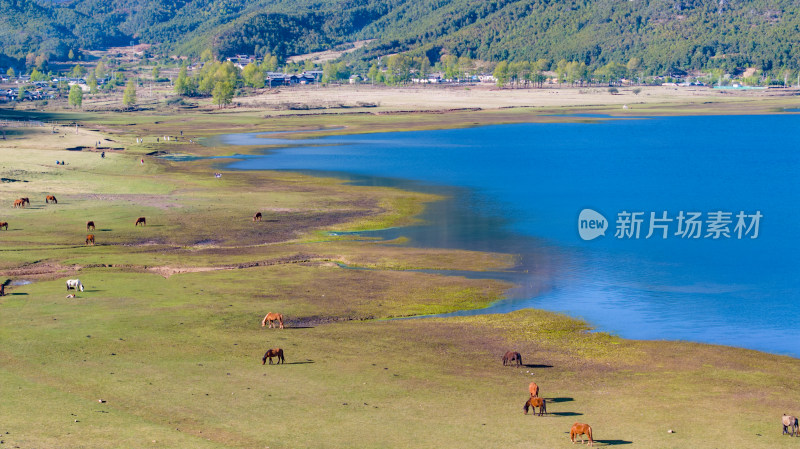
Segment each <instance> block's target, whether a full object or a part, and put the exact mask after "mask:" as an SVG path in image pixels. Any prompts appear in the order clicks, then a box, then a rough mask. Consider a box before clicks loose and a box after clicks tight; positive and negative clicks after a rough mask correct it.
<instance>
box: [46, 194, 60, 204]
mask: <svg viewBox="0 0 800 449" xmlns="http://www.w3.org/2000/svg"><path fill="white" fill-rule="evenodd" d="M44 202H45V203H53V204H58V200H57V199H56V197H54V196H53V195H47V197H46V198H45V199H44Z"/></svg>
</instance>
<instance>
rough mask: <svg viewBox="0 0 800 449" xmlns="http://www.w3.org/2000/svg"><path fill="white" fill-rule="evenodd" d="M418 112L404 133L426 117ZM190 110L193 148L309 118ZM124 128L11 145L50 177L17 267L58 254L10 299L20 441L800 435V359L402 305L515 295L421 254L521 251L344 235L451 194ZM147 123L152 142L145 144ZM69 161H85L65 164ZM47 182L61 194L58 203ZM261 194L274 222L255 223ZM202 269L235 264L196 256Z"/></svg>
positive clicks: (2, 307) (24, 221) (639, 440)
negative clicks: (71, 288)
mask: <svg viewBox="0 0 800 449" xmlns="http://www.w3.org/2000/svg"><path fill="white" fill-rule="evenodd" d="M226 117H227V118H226ZM400 118H401V117H394V118H393V121H392V122H391V123H386V122H384V123H381V124H380V126H382V127H383V128H384V129H387V127H393V126H394V127H402V128H408V127H411V126H412V125H414V123H410V124H409V123H406V122H402V121H397V120H398V119H400ZM440 118H441V117H440ZM461 118H463V115H462V114H461V113H458V114H455V116H451V117H443V118H442V119H443V121H444V122H450V121H452V122H456V121H459V120H460V119H461ZM173 119H174V120H176V121H179V122H180V123H181V124H180V125H179V126H181V128H182V129H183V130H184V133H185V135H191V136H192V137H191V138H192V139H194V133H197V134H198V135H201V134H202V135H210V134H213V133H215V132H216V133H217V134H219V132H217V131H219V130H220V128H222V127H223V126H222V125H225V126H224V127H226V128H233V129H234V131H236V130H238V129H243V128H248V127H250V128H251V129H252V127H254V126H258V127H264V128H269V127H283V128H289V127H290V125H296V124H297V122H296V121H295V120H294V119H291V120H288V121H287V122H286V123H283V124H279V125H275V124H272V123H265V122H264V120H263V119H257V118H256V117H254V118H252V122H251V121H245V120H243V119H242V118H241V117H239V116H238V115H237V114H233V115H232V116H226V115H224V114H214V116H213V119H214V120H216V121H217V122H224V121H225V120H230V123H229V124H228V123H223V124H220V123H216V124H214V125H213V126H212V127H211V128H209V129H206V128H205V126H206V125H205V123H207V122H205V120H207V119H208V117H206V116H203V115H198V116H195V117H193V116H189V117H186V116H181V117H173ZM195 119H196V120H198V122H193V120H195ZM329 119H330V117H328V118H326V120H329ZM415 119H416V118H413V117H412V118H410V120H415ZM97 120H98V122H99V121H100V120H101V118H97ZM102 120H106V121H105V122H99V123H96V122H91V123H92V125H96V126H92V127H93V128H94V127H97V128H104V129H105V128H108V129H114V130H115V131H114V132H113V133H111V134H107V133H104V134H102V135H99V136H95V135H94V134H89V133H87V134H81V135H80V136H74V128H65V129H64V130H63V132H61V133H59V134H53V135H51V134H50V132H49V131H50V130H49V128H48V129H46V130H45V131H47V132H46V133H42V135H41V136H38V135H33V134H31V136H29V137H31V138H30V139H28V140H24V139H22V138H21V136H22V135H21V134H12V138H13V140H9V141H7V142H5V143H3V144H0V158H2V160H3V161H5V166H6V167H11V166H12V165H13V167H14V170H16V171H18V172H19V173H16V174H15V175H14V178H15V179H20V180H26V181H29V182H27V183H22V182H18V183H17V182H15V183H4V184H3V188H4V190H0V199H2V200H3V201H5V202H7V200H9V199H13V198H16V197H18V196H26V195H24V194H23V193H26V192H27V191H30V192H32V193H31V194H30V195H29V196H31V200H32V202H34V206H35V207H32V208H31V209H26V210H20V209H11V208H10V206H9V209H8V211H7V212H6V213H4V215H3V217H2V218H3V220H7V221H9V222H10V223H11V226H10V229H9V231H8V232H6V231H2V233H0V238H2V239H3V243H4V247H5V249H4V250H3V251H2V253H3V255H4V256H5V257H4V258H3V260H2V261H0V262H2V264H3V265H2V266H3V267H4V271H6V270H5V269H6V268H7V267H12V266H13V267H17V268H19V269H20V270H26V271H25V272H26V273H33V272H35V271H36V270H37V269H46V268H48V267H49V268H51V269H52V271H50V272H47V273H43V274H40V275H38V276H34V277H33V279H34V280H35V281H36V282H33V283H31V284H27V285H20V286H14V288H13V289H12V290H7V293H10V295H9V296H6V297H3V298H2V299H0V312H2V315H3V317H4V322H5V324H6V325H5V326H3V328H2V330H0V332H2V335H0V337H2V340H3V342H4V348H3V353H2V354H0V358H2V360H3V361H4V363H3V364H2V367H0V379H2V382H0V393H2V394H3V395H4V397H6V398H8V401H7V404H6V406H5V407H3V408H2V409H0V416H2V418H3V422H4V423H5V427H4V429H3V430H4V431H7V432H9V433H8V434H5V437H4V440H5V441H6V444H11V445H18V446H20V447H50V446H56V445H58V446H60V447H67V448H72V447H76V448H77V447H83V448H92V449H94V448H97V449H100V448H104V447H107V446H108V441H109V439H108V435H113V436H114V437H113V438H114V441H115V444H117V445H119V446H128V447H143V446H148V445H151V444H152V445H154V447H192V448H209V449H211V448H219V447H225V448H232V449H239V448H250V447H262V446H269V447H276V448H290V447H311V446H318V445H319V444H320V442H324V443H325V446H326V447H329V448H331V449H339V448H341V449H345V448H352V447H392V448H393V447H397V448H401V447H407V446H408V441H409V440H408V435H409V433H412V434H413V435H415V436H416V437H417V439H418V441H424V442H425V443H426V444H429V445H431V446H432V447H433V446H435V447H441V448H460V447H469V446H470V445H474V442H475V441H487V440H488V441H493V444H496V445H503V446H509V447H535V448H543V449H544V448H548V449H549V448H552V447H559V446H561V445H563V444H565V441H566V439H565V438H566V437H565V436H564V435H565V433H564V432H566V431H568V430H569V427H570V426H571V425H572V423H573V422H575V421H576V420H580V421H582V422H588V423H590V424H591V425H592V426H593V427H594V429H595V436H596V438H598V443H601V442H613V443H614V444H635V445H636V447H643V448H654V449H655V448H661V447H718V446H725V447H729V448H732V449H745V448H747V449H751V448H753V447H764V448H770V449H772V448H775V447H787V448H788V447H792V446H794V445H793V444H792V443H794V439H792V438H787V437H782V436H781V435H780V429H779V428H778V426H777V423H778V421H779V419H780V415H781V414H782V413H787V412H788V413H795V414H796V413H797V404H798V403H800V392H798V390H797V389H796V388H795V387H796V382H797V379H798V378H799V376H800V359H797V358H793V357H787V356H778V355H773V354H770V353H765V352H759V351H753V350H745V349H740V348H734V347H726V346H718V345H710V344H698V343H690V342H681V341H637V340H627V339H623V338H619V337H616V336H614V335H609V334H608V333H605V332H596V331H592V330H591V329H590V327H589V326H588V325H587V324H586V323H585V322H582V321H580V320H576V319H572V318H569V317H567V316H565V315H564V314H560V313H550V312H546V311H542V310H533V309H531V310H524V311H518V312H512V313H508V314H498V315H485V316H480V317H457V318H446V319H445V318H431V319H426V320H389V319H385V318H392V317H398V316H407V315H409V314H426V313H428V314H429V313H437V311H445V310H455V309H464V308H469V307H480V306H483V305H485V304H487V303H490V302H492V301H493V300H494V298H497V297H498V296H499V295H501V294H502V292H503V291H504V289H505V288H506V287H507V284H503V283H498V282H496V281H490V280H470V279H465V278H459V277H454V276H437V275H432V274H427V273H420V272H412V271H410V269H418V268H433V269H437V270H439V269H446V268H453V269H456V268H460V269H465V270H471V271H475V272H481V270H492V269H494V270H505V269H510V267H512V266H514V265H515V260H514V259H513V258H511V257H509V256H508V255H503V254H487V253H481V252H470V251H453V250H441V249H440V250H435V251H426V250H424V249H419V248H413V247H408V246H399V245H391V244H383V243H382V244H380V245H375V244H374V242H373V241H371V240H370V239H368V238H363V239H353V238H351V237H348V236H336V235H330V232H336V231H338V230H340V229H375V228H381V227H391V226H405V225H408V224H413V223H414V220H413V219H410V218H409V217H419V212H420V210H421V206H422V205H424V204H426V203H429V202H430V201H434V200H435V198H434V197H433V196H432V195H423V194H411V193H403V192H401V191H399V190H397V189H386V188H377V187H376V188H371V187H360V186H348V185H342V184H341V181H339V180H334V179H330V178H324V177H313V178H312V177H309V176H304V175H297V174H294V173H289V172H282V171H264V172H257V171H240V170H231V171H228V170H223V176H222V177H221V178H214V177H213V176H212V175H213V173H214V172H215V171H220V170H219V168H218V167H217V166H216V164H217V163H218V162H219V161H218V160H217V161H210V160H199V161H187V162H180V163H178V162H170V161H161V160H159V159H158V158H155V157H149V156H146V153H148V152H151V151H156V150H160V151H169V152H185V153H187V154H198V155H210V154H211V153H212V151H219V150H210V149H208V148H201V147H199V145H198V146H195V145H194V144H192V143H190V142H185V141H183V140H181V141H178V142H166V143H165V142H160V143H159V144H157V145H156V144H155V142H154V137H155V136H163V135H166V134H168V133H169V132H170V131H171V130H175V129H178V128H177V126H178V125H176V124H175V122H161V120H162V119H161V118H159V119H153V118H152V117H144V118H143V117H142V116H140V115H137V114H130V115H129V114H119V116H112V117H108V118H105V119H102ZM319 120H321V119H319ZM154 121H159V122H161V123H153V122H154ZM305 125H306V126H307V125H309V124H308V123H305ZM428 125H429V124H428ZM356 126H357V127H359V128H358V129H360V130H364V129H367V128H370V125H368V124H364V123H362V124H356ZM87 128H88V126H87ZM83 129H84V128H83V127H81V133H83ZM225 131H230V130H225ZM25 132H28V131H25ZM190 133H192V134H190ZM23 134H24V133H23ZM142 135H145V137H146V142H145V144H144V145H137V144H136V143H135V139H136V138H137V137H140V136H142ZM61 136H63V137H61ZM79 137H80V138H85V139H86V140H88V141H89V142H91V141H92V140H97V139H96V137H101V138H105V137H110V138H113V139H114V140H115V141H117V142H118V145H119V146H125V147H126V150H124V152H115V153H107V154H106V158H105V159H100V156H99V155H98V154H97V153H93V152H89V151H84V152H66V151H64V150H63V147H64V142H65V141H66V140H67V139H70V141H69V144H68V146H76V145H84V144H83V143H81V142H77V141H76V142H73V141H72V140H74V139H78V138H79ZM151 140H153V142H151ZM51 144H52V146H49V145H51ZM228 150H230V148H224V149H222V150H221V151H222V152H226V151H228ZM247 151H255V148H248V149H247ZM62 158H63V159H68V162H69V165H66V166H65V167H63V168H62V167H61V166H59V167H55V165H53V162H52V161H53V160H54V159H62ZM141 158H144V159H145V163H144V164H141V163H140V159H141ZM40 172H43V173H40ZM86 173H90V174H92V176H90V177H88V178H87V176H86ZM4 176H5V175H4ZM44 192H48V194H49V193H55V194H56V195H57V196H58V197H59V204H58V205H44V204H39V203H42V201H43V198H44V197H43V196H42V194H43V193H44ZM9 204H10V203H9ZM256 208H260V209H261V210H262V211H263V212H264V221H263V222H261V223H258V222H253V221H252V216H253V213H254V210H255V209H256ZM210 210H213V213H210V212H209V211H210ZM43 214H46V215H47V216H52V217H53V219H52V220H41V217H42V216H44V215H43ZM131 215H133V218H132V219H130V220H129V219H128V218H129V216H131ZM139 215H147V221H148V227H147V228H141V227H137V228H134V227H133V221H132V220H133V219H135V218H136V217H137V216H139ZM6 217H8V218H6ZM89 217H90V218H93V219H94V220H96V221H97V223H98V228H99V230H98V231H97V237H98V244H97V245H96V246H93V247H92V246H84V245H83V238H84V237H85V235H86V233H85V223H86V220H87V218H89ZM53 222H55V223H58V224H59V226H60V227H59V229H60V231H59V232H58V233H55V232H52V231H51V229H50V228H49V227H48V226H49V223H53ZM320 223H328V225H326V226H321V225H320ZM298 229H301V230H304V234H302V235H297V234H295V233H294V232H295V231H296V230H298ZM210 235H211V236H213V237H209V236H210ZM397 243H402V242H397ZM336 262H341V263H345V264H347V265H349V266H356V267H368V268H377V269H375V270H344V269H342V268H340V267H338V266H337V265H336ZM169 267H172V268H175V270H174V271H173V272H169V271H167V270H166V268H169ZM198 268H216V269H214V270H208V271H202V270H195V271H192V270H194V269H198ZM6 272H7V271H6ZM17 277H19V276H17ZM66 277H80V278H81V280H82V281H83V282H84V284H86V285H87V291H86V292H80V293H78V298H70V299H66V298H64V294H65V293H64V292H63V289H64V284H63V282H64V279H65V278H66ZM267 311H281V312H283V313H284V316H285V321H286V323H287V329H284V330H279V329H261V328H260V325H259V320H260V319H261V318H262V317H263V314H264V313H266V312H267ZM275 346H280V347H283V348H284V349H285V350H286V359H287V363H286V365H279V366H270V365H266V366H262V365H261V359H260V358H261V356H262V355H263V353H264V350H265V349H266V348H268V347H275ZM508 350H515V351H519V352H520V353H521V354H522V355H523V360H524V365H522V366H520V367H505V366H503V365H502V363H501V357H502V355H503V353H504V352H505V351H508ZM531 380H534V381H536V382H537V383H538V384H539V386H540V387H541V392H542V395H543V396H544V397H546V398H548V400H551V401H550V403H549V404H548V411H549V412H550V415H549V416H546V417H543V418H540V417H530V416H525V415H523V414H522V413H521V410H520V409H521V406H522V404H523V402H524V401H525V399H526V398H527V396H528V391H527V385H528V383H529V382H530V381H531ZM98 398H102V400H103V401H104V402H99V401H98ZM42 403H47V404H49V407H46V408H42V407H41V404H42ZM476 404H480V406H478V407H476ZM253 410H263V411H264V413H268V417H269V422H270V428H272V429H276V430H275V432H273V433H269V434H268V433H266V432H263V429H264V419H265V418H264V416H265V415H264V413H253ZM99 411H104V412H107V413H100V412H99ZM609 411H613V413H609ZM687 411H690V412H688V413H687ZM76 421H78V422H76ZM43 422H46V423H48V425H47V426H43V425H42V423H43ZM78 426H80V429H81V431H80V432H76V431H75V429H76V428H78ZM298 428H302V429H304V431H303V432H297V431H296V429H298ZM667 429H673V430H675V433H667ZM276 435H277V436H276ZM154 440H155V441H157V443H152V441H154Z"/></svg>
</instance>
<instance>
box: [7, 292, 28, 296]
mask: <svg viewBox="0 0 800 449" xmlns="http://www.w3.org/2000/svg"><path fill="white" fill-rule="evenodd" d="M6 296H28V294H27V293H6Z"/></svg>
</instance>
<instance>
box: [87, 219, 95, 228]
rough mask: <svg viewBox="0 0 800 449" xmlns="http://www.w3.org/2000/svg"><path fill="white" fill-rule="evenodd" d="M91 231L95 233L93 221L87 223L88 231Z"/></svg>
mask: <svg viewBox="0 0 800 449" xmlns="http://www.w3.org/2000/svg"><path fill="white" fill-rule="evenodd" d="M90 229H91V230H92V231H94V222H93V221H92V220H89V221H87V222H86V230H87V231H88V230H90Z"/></svg>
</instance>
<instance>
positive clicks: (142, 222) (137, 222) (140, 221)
mask: <svg viewBox="0 0 800 449" xmlns="http://www.w3.org/2000/svg"><path fill="white" fill-rule="evenodd" d="M140 224H141V225H142V226H147V220H145V218H144V217H139V218H137V219H136V223H134V224H133V226H134V227H136V226H139V225H140Z"/></svg>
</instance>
